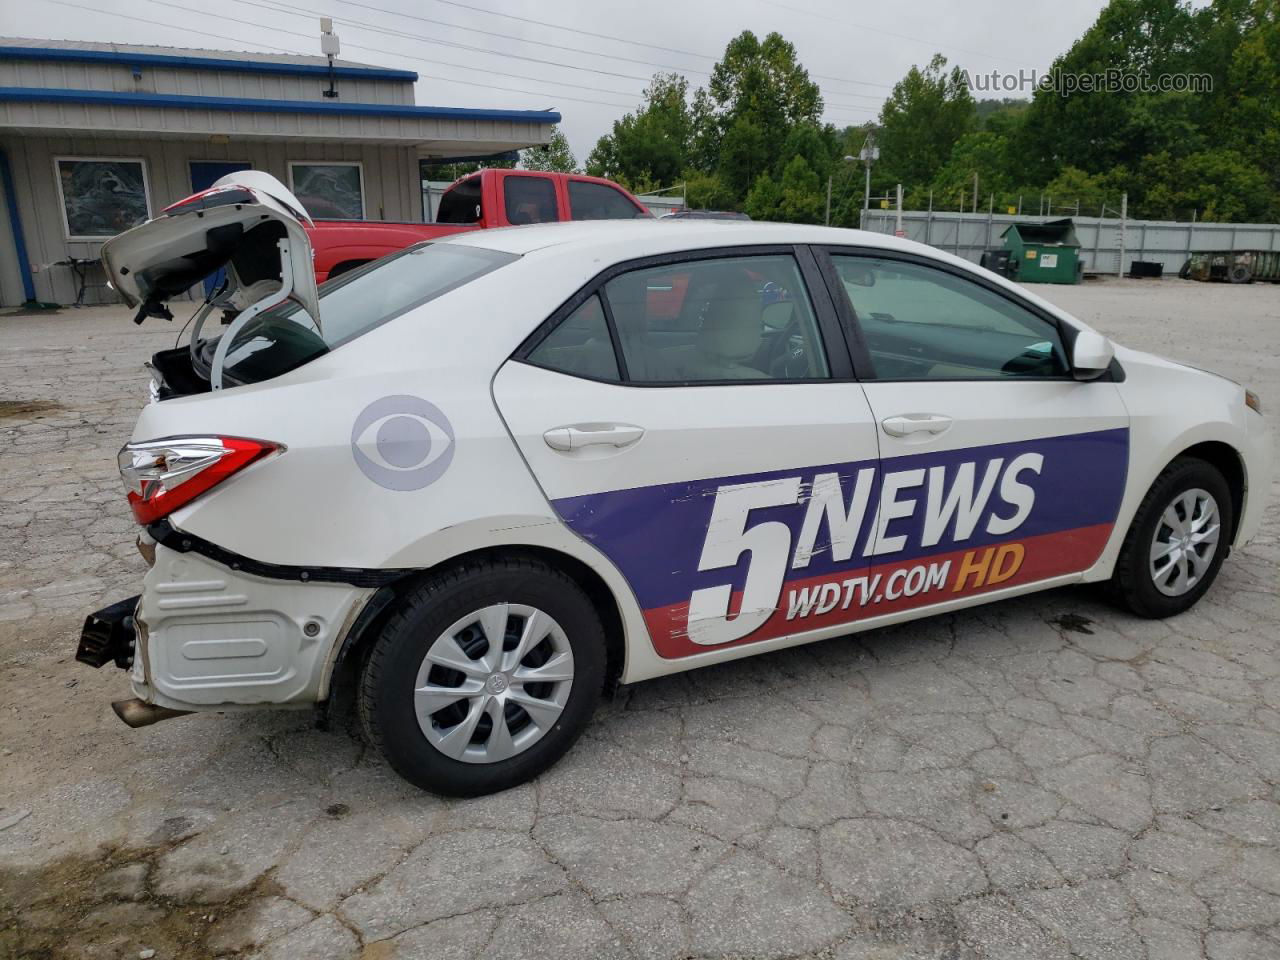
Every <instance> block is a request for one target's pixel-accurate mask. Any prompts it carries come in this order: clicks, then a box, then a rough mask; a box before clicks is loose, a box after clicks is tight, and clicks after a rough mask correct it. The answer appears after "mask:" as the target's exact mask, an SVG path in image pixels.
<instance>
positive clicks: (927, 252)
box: [437, 218, 1092, 329]
mask: <svg viewBox="0 0 1280 960" xmlns="http://www.w3.org/2000/svg"><path fill="white" fill-rule="evenodd" d="M437 242H445V243H458V244H465V245H466V246H473V247H482V248H486V249H490V250H498V251H501V252H504V253H512V254H516V255H518V256H521V257H532V258H536V259H539V260H542V259H544V258H547V259H550V258H568V259H573V260H581V261H584V262H587V263H590V264H593V265H594V267H595V269H597V270H603V269H604V268H606V267H609V266H612V265H613V264H617V263H622V262H625V261H628V260H638V259H640V258H643V257H652V256H662V255H664V254H674V253H682V252H685V251H694V250H705V249H709V248H715V247H743V246H754V245H762V246H765V245H790V244H813V245H831V246H842V247H862V248H869V249H872V250H883V251H885V252H887V253H889V252H898V253H908V254H914V255H915V256H918V257H925V258H928V259H931V260H934V261H937V262H938V263H940V264H946V265H948V266H950V267H952V268H954V269H959V270H962V271H964V272H966V273H969V274H973V275H975V276H977V277H980V278H982V280H983V281H984V282H986V283H988V284H994V285H996V286H998V287H1004V288H1005V289H1007V290H1009V291H1010V292H1011V293H1014V294H1016V295H1017V296H1018V297H1019V298H1020V299H1021V300H1023V301H1029V302H1031V303H1033V304H1035V305H1036V306H1038V307H1039V308H1040V309H1041V310H1043V311H1045V312H1046V313H1049V314H1050V315H1053V316H1057V317H1060V318H1061V319H1063V320H1065V321H1066V322H1067V323H1070V324H1073V325H1075V326H1076V327H1077V328H1082V329H1092V328H1090V327H1089V326H1088V324H1085V323H1083V322H1081V321H1080V320H1079V319H1078V318H1076V317H1073V316H1071V314H1069V313H1067V312H1066V311H1065V310H1063V309H1062V308H1061V307H1059V306H1057V305H1056V304H1053V303H1050V302H1049V301H1048V300H1045V299H1044V298H1043V297H1041V296H1039V295H1037V294H1036V293H1034V292H1033V291H1031V290H1028V289H1026V288H1025V287H1023V286H1021V285H1020V284H1017V283H1014V282H1013V281H1011V280H1008V279H1006V278H1005V277H1002V276H1000V275H999V274H996V273H992V272H991V271H989V270H985V269H983V268H982V267H980V266H978V265H977V264H975V263H972V262H971V261H968V260H965V259H963V258H961V257H958V256H955V255H954V254H951V253H947V252H946V251H945V250H939V249H938V248H937V247H933V246H929V245H927V244H924V243H918V242H916V241H914V240H907V239H905V238H903V237H896V236H891V235H889V234H885V233H872V232H871V231H868V230H848V229H844V228H842V227H819V226H812V225H809V224H802V223H766V222H762V221H752V220H704V219H688V218H686V219H658V218H654V219H648V218H645V219H636V220H584V221H570V222H567V223H541V224H530V225H528V226H520V227H501V228H497V229H489V230H469V231H466V232H464V233H459V234H451V235H449V236H447V237H444V238H442V240H441V241H437Z"/></svg>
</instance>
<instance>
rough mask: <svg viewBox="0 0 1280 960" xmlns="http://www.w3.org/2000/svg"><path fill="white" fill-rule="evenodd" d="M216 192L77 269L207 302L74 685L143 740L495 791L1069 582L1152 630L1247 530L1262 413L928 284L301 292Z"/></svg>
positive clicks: (635, 247)
mask: <svg viewBox="0 0 1280 960" xmlns="http://www.w3.org/2000/svg"><path fill="white" fill-rule="evenodd" d="M233 176H234V178H235V179H234V180H232V181H230V182H225V183H220V184H219V185H217V186H216V187H215V188H213V189H212V190H210V191H206V192H205V193H203V194H199V195H197V196H195V197H192V198H190V199H188V200H185V201H182V202H181V203H179V204H176V205H175V206H173V207H171V208H169V210H168V211H166V212H165V214H164V215H162V216H161V217H159V218H157V219H156V220H153V221H151V222H150V223H147V224H145V225H143V226H141V227H137V228H135V229H133V230H130V231H129V232H127V233H125V234H122V235H121V236H119V237H117V238H116V239H114V240H112V241H110V242H108V243H107V245H106V246H105V248H104V250H103V256H104V260H105V262H106V264H107V266H108V269H109V272H110V274H111V277H112V281H113V284H114V286H115V287H116V289H117V290H119V291H120V293H121V294H122V295H123V296H124V298H125V299H126V300H127V301H128V302H129V303H131V304H133V305H136V306H137V307H138V309H139V319H141V318H143V317H145V316H155V315H159V316H164V315H166V314H167V313H168V310H167V308H166V306H165V302H166V301H167V300H169V299H170V298H172V297H176V296H178V295H180V294H183V293H184V292H185V291H186V290H187V289H189V288H190V287H191V286H192V285H193V284H196V283H198V282H199V281H200V280H201V279H202V278H204V277H206V276H208V275H210V274H212V273H214V272H215V271H220V270H223V269H224V268H225V278H226V279H225V280H219V281H218V284H219V286H218V288H217V290H216V292H215V294H214V295H213V296H212V297H211V298H210V300H209V301H207V302H206V303H205V304H204V305H203V306H202V307H201V308H200V311H199V314H198V317H197V320H196V324H195V328H196V329H195V332H194V334H193V336H192V339H191V343H190V345H189V346H184V347H180V348H178V349H175V350H171V351H164V352H161V353H159V354H157V355H156V356H155V357H154V358H153V360H152V363H151V367H152V370H153V380H154V383H153V389H152V402H151V403H150V404H149V405H147V406H146V407H145V408H144V410H143V411H142V415H141V416H140V417H139V419H138V424H137V427H136V428H135V430H134V433H133V437H132V439H131V441H130V442H129V443H128V444H127V445H126V446H125V447H124V448H123V450H121V452H120V472H121V475H122V476H123V478H124V482H125V486H126V488H127V490H128V498H129V501H130V504H131V506H132V510H133V514H134V516H135V517H136V519H137V522H138V524H139V525H140V534H139V546H140V549H141V551H142V553H143V555H144V556H145V557H146V559H147V561H148V563H149V564H150V570H149V572H148V573H147V574H146V576H145V578H144V580H143V584H142V592H141V595H140V596H139V597H131V598H129V599H128V600H124V601H121V603H119V604H116V605H114V606H112V607H109V608H107V609H105V610H102V611H99V612H98V613H96V614H94V615H92V616H90V617H89V618H88V620H87V622H86V625H85V630H84V633H83V635H82V637H81V642H80V649H79V652H78V658H79V659H81V660H83V661H84V662H87V663H90V664H93V665H95V666H100V665H101V664H103V663H106V662H109V661H114V662H115V663H116V664H117V665H118V666H121V667H123V668H126V669H127V670H128V671H129V673H130V678H131V681H132V687H133V693H134V695H135V698H134V699H131V700H122V701H120V702H118V703H116V704H115V705H114V706H115V709H116V711H117V713H119V714H120V715H121V717H122V718H123V719H124V720H125V721H126V722H128V723H130V724H131V725H134V726H141V725H144V724H147V723H151V722H154V721H156V720H158V719H162V718H165V717H169V716H174V715H176V714H177V713H181V712H189V711H202V710H213V711H230V710H241V709H250V708H261V707H301V706H307V705H314V704H323V705H326V706H327V708H328V709H329V710H331V711H332V710H335V709H343V708H347V707H350V705H351V704H352V702H353V701H354V703H355V705H356V707H357V708H358V711H359V716H360V717H361V720H362V723H363V726H364V729H365V731H366V733H367V735H368V737H369V739H370V741H371V742H372V743H374V744H376V745H377V746H378V747H379V748H380V749H381V750H382V751H383V752H384V753H385V754H386V756H387V758H388V760H389V761H390V762H391V764H392V765H393V766H394V767H395V769H396V770H398V771H399V772H400V773H401V774H402V775H403V776H404V777H406V778H407V779H409V780H410V781H412V782H413V783H415V784H419V785H421V786H422V787H425V788H427V789H430V790H435V791H438V792H441V793H449V794H477V793H485V792H489V791H493V790H499V789H502V788H505V787H509V786H512V785H513V784H516V783H519V782H521V781H523V780H526V779H528V778H530V777H532V776H534V775H535V774H537V773H538V772H539V771H541V770H544V769H545V768H546V767H547V766H549V765H550V764H551V763H553V762H554V761H555V760H556V759H557V758H559V757H560V756H561V755H562V754H564V752H565V751H566V750H568V749H569V747H570V746H571V745H572V744H573V742H574V740H575V739H576V738H577V737H578V735H579V734H580V733H581V731H582V729H583V726H584V725H585V724H586V723H587V721H588V719H589V718H590V716H591V714H592V711H593V709H594V708H595V706H596V703H597V700H598V699H599V697H600V696H601V692H602V690H603V689H604V688H605V687H606V686H607V685H609V684H612V683H615V682H623V683H631V682H635V681H639V680H645V679H648V678H651V677H657V676H659V675H662V674H668V673H673V672H675V671H680V670H688V669H690V668H693V667H700V666H705V665H707V664H711V663H719V662H722V661H725V660H731V659H734V658H737V657H745V656H749V655H751V654H754V653H762V652H765V651H770V650H777V649H779V648H782V647H788V646H793V645H796V644H800V643H808V642H811V641H815V640H823V639H826V638H829V637H835V636H839V635H843V634H849V633H851V632H855V631H860V630H866V629H870V628H873V627H878V626H883V625H885V624H891V623H897V622H901V621H904V620H911V619H915V618H918V617H924V616H928V615H930V614H935V613H942V612H947V611H953V610H958V609H962V608H964V607H970V606H974V605H976V604H981V603H988V602H992V601H996V600H1001V599H1003V598H1006V597H1012V596H1017V595H1019V594H1024V593H1028V592H1030V591H1033V590H1043V589H1046V588H1049V587H1058V586H1062V585H1064V584H1072V583H1081V582H1091V581H1099V582H1106V583H1107V584H1108V585H1109V588H1110V591H1111V593H1112V594H1113V595H1114V597H1115V598H1116V600H1117V601H1118V602H1119V603H1121V604H1122V605H1124V606H1125V607H1127V608H1128V609H1129V610H1131V611H1132V612H1133V613H1136V614H1138V615H1140V616H1145V617H1166V616H1170V615H1172V614H1176V613H1179V612H1181V611H1183V610H1186V609H1187V608H1188V607H1190V606H1191V605H1192V604H1194V603H1195V602H1196V601H1197V600H1199V599H1200V597H1201V596H1203V594H1204V593H1205V591H1206V590H1208V589H1209V588H1210V586H1211V584H1212V583H1213V580H1214V578H1215V576H1216V575H1217V573H1218V569H1219V567H1220V566H1221V564H1222V562H1223V561H1224V560H1225V559H1226V556H1227V553H1228V552H1229V550H1230V549H1231V547H1232V546H1238V545H1240V544H1242V543H1244V542H1246V541H1247V540H1248V539H1249V538H1250V537H1251V536H1252V535H1253V534H1254V532H1255V530H1256V529H1257V528H1258V524H1259V519H1260V517H1261V515H1262V509H1263V495H1264V492H1265V491H1266V490H1267V486H1268V471H1269V449H1268V430H1267V427H1266V425H1265V423H1264V421H1263V419H1262V417H1261V415H1260V412H1259V402H1258V399H1257V398H1256V397H1255V396H1254V395H1253V394H1252V393H1250V392H1249V391H1248V390H1246V389H1245V388H1244V387H1242V386H1240V385H1239V384H1236V383H1233V382H1232V381H1230V380H1226V379H1224V378H1222V377H1219V376H1216V375H1214V374H1212V373H1206V372H1204V371H1201V370H1197V369H1193V368H1190V367H1187V366H1183V365H1181V364H1177V363H1172V362H1170V361H1167V360H1162V359H1159V358H1157V357H1153V356H1149V355H1147V354H1143V353H1138V352H1135V351H1132V350H1127V349H1124V348H1122V347H1118V346H1113V344H1112V343H1110V342H1109V341H1108V340H1107V339H1106V338H1105V337H1103V336H1102V335H1100V334H1099V333H1097V332H1095V331H1094V330H1092V329H1090V328H1089V327H1088V326H1086V325H1085V324H1083V323H1081V322H1080V321H1078V320H1076V319H1075V318H1073V317H1071V316H1069V315H1067V314H1065V313H1064V312H1063V311H1061V310H1059V309H1058V308H1056V307H1054V306H1052V305H1051V304H1049V303H1047V302H1045V301H1044V300H1042V299H1040V298H1039V297H1037V296H1035V295H1034V294H1032V293H1030V292H1028V291H1027V290H1025V289H1023V288H1022V287H1019V286H1017V285H1015V284H1012V283H1009V282H1007V281H1005V280H1003V279H1002V278H1000V277H998V276H995V275H994V274H992V273H989V272H986V271H984V270H981V269H979V268H976V267H974V266H973V265H972V264H969V263H967V262H965V261H963V260H960V259H957V258H955V257H952V256H949V255H947V254H944V253H941V252H939V251H938V250H935V249H932V248H930V247H926V246H922V245H920V244H916V243H911V242H908V241H905V240H898V239H894V238H891V237H886V236H881V235H874V234H868V233H861V232H856V231H849V230H837V229H827V228H820V227H808V226H795V225H784V224H760V223H740V222H716V221H687V222H679V223H661V222H653V221H630V222H599V223H573V224H556V225H548V226H535V227H521V228H514V229H508V230H484V231H475V232H473V233H468V234H466V235H462V236H458V237H454V238H449V239H447V240H445V241H439V242H433V243H426V244H422V245H419V246H415V247H411V248H409V249H406V250H404V251H403V252H401V253H399V254H395V255H393V256H390V257H388V258H386V259H383V260H380V261H378V262H376V263H374V264H371V265H370V266H368V267H365V268H363V269H360V270H357V271H355V272H352V273H348V274H346V275H344V276H343V277H342V278H340V279H338V280H336V281H333V282H331V283H328V284H325V285H324V286H323V287H322V288H319V289H317V287H316V284H315V279H314V275H313V274H312V272H311V266H310V262H311V257H310V250H309V247H308V243H307V233H306V230H305V227H304V225H305V222H306V213H305V211H304V210H303V209H302V207H301V205H300V204H299V203H298V201H297V200H296V199H295V198H294V197H293V196H292V195H291V194H289V192H288V191H287V190H286V189H285V188H284V187H283V186H281V185H280V184H279V183H278V182H276V181H275V180H273V179H272V178H270V177H268V176H266V175H264V174H236V175H233ZM206 321H208V322H206Z"/></svg>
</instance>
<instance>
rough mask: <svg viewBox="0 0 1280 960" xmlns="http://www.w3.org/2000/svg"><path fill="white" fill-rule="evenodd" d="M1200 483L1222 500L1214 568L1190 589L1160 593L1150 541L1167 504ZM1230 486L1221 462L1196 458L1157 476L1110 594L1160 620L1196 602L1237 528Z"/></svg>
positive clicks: (1131, 532)
mask: <svg viewBox="0 0 1280 960" xmlns="http://www.w3.org/2000/svg"><path fill="white" fill-rule="evenodd" d="M1196 488H1199V489H1202V490H1205V491H1207V492H1208V493H1210V494H1211V495H1212V496H1213V498H1214V500H1216V501H1217V504H1218V515H1219V518H1220V519H1219V524H1220V527H1221V533H1220V535H1219V538H1218V545H1217V549H1216V550H1215V551H1214V555H1213V558H1212V560H1211V561H1210V563H1209V568H1208V570H1207V571H1206V572H1205V574H1204V575H1203V576H1202V577H1201V578H1200V580H1199V581H1198V582H1197V583H1196V584H1195V586H1193V587H1192V588H1191V589H1190V590H1189V591H1188V592H1186V593H1184V594H1182V595H1181V596H1177V597H1171V596H1168V595H1166V594H1164V593H1161V592H1160V591H1159V590H1158V589H1157V588H1156V584H1155V581H1154V580H1153V578H1152V574H1151V571H1150V551H1151V543H1152V541H1153V539H1154V538H1155V535H1156V528H1157V525H1158V524H1160V523H1161V516H1162V515H1163V513H1164V511H1165V509H1166V507H1168V506H1169V504H1171V503H1172V502H1173V501H1174V499H1175V497H1177V496H1178V495H1179V494H1180V493H1183V492H1185V491H1188V490H1194V489H1196ZM1234 524H1235V515H1234V513H1233V504H1232V501H1231V490H1230V488H1229V487H1228V486H1227V481H1226V479H1225V478H1224V477H1223V476H1222V473H1221V472H1220V471H1219V470H1218V468H1217V467H1215V466H1213V465H1212V464H1210V463H1207V462H1205V461H1204V460H1201V459H1199V458H1197V457H1179V458H1178V459H1176V460H1174V461H1173V462H1172V463H1171V464H1169V466H1167V467H1165V468H1164V470H1163V471H1162V472H1161V473H1160V475H1159V476H1158V477H1156V479H1155V482H1154V483H1152V484H1151V489H1150V490H1148V491H1147V495H1146V496H1145V497H1144V498H1143V500H1142V503H1141V504H1140V505H1139V506H1138V512H1137V513H1136V514H1135V515H1134V518H1133V523H1132V524H1130V526H1129V533H1128V534H1127V535H1126V536H1125V540H1124V545H1123V546H1122V547H1121V549H1120V558H1119V559H1118V560H1117V561H1116V568H1115V572H1114V573H1113V574H1112V576H1111V580H1110V581H1109V582H1108V584H1107V587H1108V593H1109V594H1110V595H1111V597H1112V598H1113V599H1114V600H1115V601H1116V602H1117V603H1119V604H1120V605H1122V606H1124V607H1127V608H1128V609H1129V610H1131V611H1132V612H1134V613H1136V614H1137V615H1138V616H1140V617H1149V618H1151V619H1154V620H1160V619H1163V618H1165V617H1172V616H1174V615H1175V614H1179V613H1182V612H1183V611H1184V610H1188V609H1190V608H1191V607H1193V606H1194V605H1195V604H1196V602H1197V601H1198V600H1199V599H1200V598H1201V597H1202V596H1204V595H1205V593H1206V592H1207V591H1208V589H1209V588H1210V587H1211V586H1212V585H1213V581H1214V580H1215V579H1217V576H1218V571H1219V570H1220V569H1221V567H1222V561H1223V560H1224V559H1226V556H1227V553H1228V550H1229V547H1230V541H1231V531H1233V530H1234V529H1235V526H1234Z"/></svg>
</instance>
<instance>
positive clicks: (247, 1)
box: [151, 0, 882, 109]
mask: <svg viewBox="0 0 1280 960" xmlns="http://www.w3.org/2000/svg"><path fill="white" fill-rule="evenodd" d="M151 2H152V3H157V4H160V5H161V6H171V7H175V8H177V9H181V10H188V8H186V7H183V6H181V5H179V4H173V3H168V2H166V0H151ZM235 2H236V3H241V4H244V5H246V6H250V7H258V8H259V9H263V10H271V11H273V12H276V13H286V12H290V11H291V12H296V13H298V14H301V15H305V16H308V17H309V16H313V15H314V11H312V10H308V9H305V8H302V7H296V6H293V5H292V4H288V3H283V2H282V0H266V3H262V2H258V0H235ZM347 5H348V6H359V7H364V8H366V9H369V10H376V11H380V12H383V13H390V14H395V11H391V10H384V9H383V8H382V7H375V6H372V5H370V4H365V3H354V2H347ZM188 12H193V13H194V12H197V11H188ZM395 15H397V16H404V17H408V18H409V19H414V20H425V21H426V22H429V23H440V22H441V21H434V20H430V19H429V18H425V17H416V16H411V15H409V14H395ZM223 19H230V20H233V22H236V23H245V22H247V21H243V20H236V19H235V18H229V17H224V18H223ZM333 19H334V20H336V21H338V22H339V23H343V24H346V25H349V26H352V27H355V28H356V29H360V30H367V31H370V32H372V33H379V34H383V35H385V36H391V37H397V38H400V39H406V40H413V41H415V42H422V43H434V44H439V45H441V46H447V47H456V48H460V49H463V50H469V51H472V52H475V53H481V54H486V55H489V56H495V57H513V58H515V59H518V60H528V61H531V62H533V63H540V64H546V65H550V66H555V67H563V68H566V69H569V70H580V71H585V72H590V73H601V74H604V75H606V76H614V77H624V78H628V79H633V80H643V81H646V82H647V81H648V80H649V79H650V78H649V77H641V76H636V75H635V74H621V73H613V72H610V71H603V70H596V69H594V68H591V67H579V66H572V65H569V64H561V63H557V62H556V61H554V60H542V59H539V58H536V57H527V56H523V55H521V54H515V53H508V52H506V51H502V50H491V49H488V48H485V47H476V46H472V45H470V44H464V43H459V42H457V41H452V40H441V39H436V38H433V37H424V36H421V35H419V34H415V33H409V32H407V31H403V30H396V29H393V28H386V27H377V26H373V25H370V24H365V23H361V22H359V21H356V20H348V19H346V18H344V17H334V18H333ZM449 26H453V25H452V24H449ZM466 29H469V28H466ZM286 32H291V33H293V35H295V36H309V34H302V33H298V32H296V31H286ZM480 32H488V31H480ZM495 36H503V35H502V34H495ZM513 39H521V38H513ZM521 42H525V43H541V41H533V40H521ZM348 45H349V46H351V47H354V48H356V49H360V50H370V51H372V52H374V53H381V54H384V55H388V56H397V54H395V53H394V52H392V51H387V50H380V49H378V48H376V47H367V46H362V45H360V44H358V43H349V44H348ZM566 49H575V48H566ZM582 52H585V51H582ZM424 62H431V63H435V62H436V61H424ZM632 62H635V63H643V62H644V61H639V60H637V61H632ZM438 63H439V65H441V66H449V67H456V68H459V69H462V70H473V71H476V72H483V73H492V74H498V75H500V76H507V77H512V78H514V79H517V80H533V81H534V82H537V83H551V84H555V85H557V86H566V87H575V88H577V89H581V90H593V91H597V92H599V93H611V94H617V95H620V96H627V95H629V94H630V91H626V90H611V89H600V88H599V87H595V86H587V85H585V84H578V83H571V82H569V81H564V80H551V79H548V78H545V77H531V76H528V75H527V74H519V73H503V72H502V71H498V70H493V69H490V68H487V67H473V66H469V65H467V64H462V63H453V62H450V61H439V62H438ZM671 69H675V68H671ZM843 95H844V96H846V97H856V98H861V99H865V100H869V101H870V102H872V103H876V104H879V103H880V102H882V98H877V97H871V96H868V95H865V94H859V93H852V92H844V93H843ZM824 99H825V98H824ZM830 102H831V103H832V104H833V105H834V106H844V107H851V108H854V109H859V108H862V107H863V106H864V104H852V103H840V102H838V101H835V100H832V101H830ZM610 105H611V106H627V104H610Z"/></svg>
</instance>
